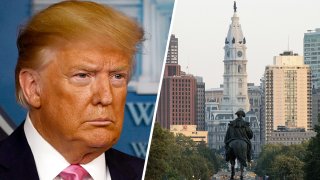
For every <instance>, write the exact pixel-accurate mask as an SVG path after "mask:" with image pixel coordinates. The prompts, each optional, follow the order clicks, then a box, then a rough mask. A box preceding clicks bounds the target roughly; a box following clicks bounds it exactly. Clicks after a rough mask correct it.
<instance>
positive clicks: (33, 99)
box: [19, 69, 41, 108]
mask: <svg viewBox="0 0 320 180" xmlns="http://www.w3.org/2000/svg"><path fill="white" fill-rule="evenodd" d="M19 83H20V87H21V89H22V92H23V95H24V97H25V99H26V101H27V102H28V104H29V105H30V106H32V107H33V108H40V106H41V101H40V76H39V74H38V72H36V71H35V70H32V69H22V70H21V71H20V73H19Z"/></svg>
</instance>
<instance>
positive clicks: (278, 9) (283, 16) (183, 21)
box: [171, 0, 320, 89]
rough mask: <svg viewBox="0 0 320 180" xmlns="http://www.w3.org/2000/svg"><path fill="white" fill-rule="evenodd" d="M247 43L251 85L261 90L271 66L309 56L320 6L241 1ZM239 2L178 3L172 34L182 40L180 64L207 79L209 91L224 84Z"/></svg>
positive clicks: (290, 0)
mask: <svg viewBox="0 0 320 180" xmlns="http://www.w3.org/2000/svg"><path fill="white" fill-rule="evenodd" d="M236 2H237V15H238V17H239V18H240V19H239V22H240V24H241V26H242V31H243V34H244V36H245V38H246V40H247V60H248V62H247V73H248V82H253V83H255V85H259V84H260V79H261V78H262V76H263V73H264V70H265V66H267V65H272V63H273V57H274V56H278V55H279V54H280V53H282V52H283V51H285V50H291V51H293V52H294V53H298V54H299V55H301V56H302V55H303V36H304V33H306V32H307V30H314V29H315V28H320V11H319V7H320V1H319V0H265V1H262V0H237V1H236ZM232 16H233V0H219V1H218V0H197V1H195V0H176V5H175V10H174V15H173V19H172V30H171V34H175V36H176V37H177V38H179V64H180V65H181V69H182V70H183V71H185V72H187V73H190V74H193V75H196V76H202V77H203V79H204V82H205V83H206V89H210V88H217V87H219V86H220V84H223V68H224V65H223V58H224V49H223V47H224V40H225V38H226V36H227V33H228V30H229V25H230V23H231V17H232Z"/></svg>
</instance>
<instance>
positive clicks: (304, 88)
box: [263, 51, 312, 143]
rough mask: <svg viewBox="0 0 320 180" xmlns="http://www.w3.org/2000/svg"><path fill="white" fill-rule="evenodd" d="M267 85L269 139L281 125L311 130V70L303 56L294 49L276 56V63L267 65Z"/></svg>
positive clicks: (267, 138)
mask: <svg viewBox="0 0 320 180" xmlns="http://www.w3.org/2000/svg"><path fill="white" fill-rule="evenodd" d="M264 86H265V90H264V92H265V112H264V113H265V115H264V116H265V119H264V120H265V122H264V123H263V124H264V128H265V129H264V131H263V132H264V133H265V135H263V137H264V138H265V141H266V143H268V141H270V140H271V139H270V138H271V135H272V132H273V131H276V130H278V129H279V128H282V127H286V128H289V129H304V130H305V131H310V130H312V122H311V71H310V67H309V66H308V65H305V64H304V63H303V57H302V56H298V54H293V52H292V51H285V52H284V53H282V54H280V56H275V57H274V63H273V65H269V66H267V67H266V69H265V85H264ZM299 131H300V130H299Z"/></svg>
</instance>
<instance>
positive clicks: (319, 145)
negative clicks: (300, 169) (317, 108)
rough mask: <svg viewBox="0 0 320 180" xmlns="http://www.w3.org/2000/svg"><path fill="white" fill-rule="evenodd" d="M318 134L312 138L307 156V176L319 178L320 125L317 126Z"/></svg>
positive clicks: (319, 115)
mask: <svg viewBox="0 0 320 180" xmlns="http://www.w3.org/2000/svg"><path fill="white" fill-rule="evenodd" d="M318 122H319V123H320V114H318ZM315 131H316V132H317V135H316V136H315V137H313V138H311V140H310V142H309V145H308V148H307V153H306V157H305V167H304V170H305V178H306V179H319V177H320V126H319V125H316V126H315Z"/></svg>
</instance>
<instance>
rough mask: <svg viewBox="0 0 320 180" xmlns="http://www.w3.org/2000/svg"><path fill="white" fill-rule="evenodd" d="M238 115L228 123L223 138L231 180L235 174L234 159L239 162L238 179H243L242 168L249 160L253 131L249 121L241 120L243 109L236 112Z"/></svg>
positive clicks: (243, 114) (243, 115)
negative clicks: (229, 165)
mask: <svg viewBox="0 0 320 180" xmlns="http://www.w3.org/2000/svg"><path fill="white" fill-rule="evenodd" d="M236 115H237V116H238V117H237V118H236V119H235V120H233V121H231V122H230V123H229V124H228V130H227V133H226V137H225V139H224V143H225V148H226V161H230V164H231V178H230V179H231V180H232V179H234V175H235V164H236V159H237V160H238V161H239V163H240V179H241V180H243V170H244V167H247V161H248V162H250V161H251V142H250V139H252V137H253V132H252V130H251V129H250V123H249V122H246V121H244V120H243V117H245V113H244V111H243V110H239V111H237V112H236Z"/></svg>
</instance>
